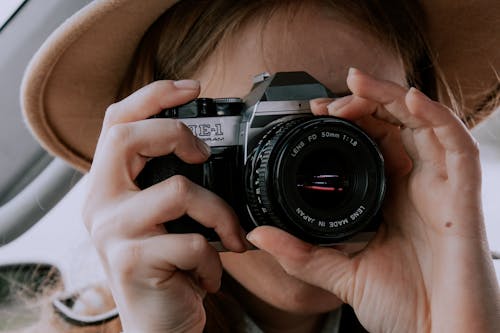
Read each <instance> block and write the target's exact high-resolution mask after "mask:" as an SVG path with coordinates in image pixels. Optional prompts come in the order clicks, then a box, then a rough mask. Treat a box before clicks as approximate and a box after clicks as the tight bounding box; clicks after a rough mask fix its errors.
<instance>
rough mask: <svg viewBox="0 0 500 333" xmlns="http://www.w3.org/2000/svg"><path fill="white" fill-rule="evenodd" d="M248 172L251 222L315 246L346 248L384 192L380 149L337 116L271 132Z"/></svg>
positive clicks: (282, 125)
mask: <svg viewBox="0 0 500 333" xmlns="http://www.w3.org/2000/svg"><path fill="white" fill-rule="evenodd" d="M245 171H246V172H245V188H246V196H247V204H248V209H249V211H250V213H251V215H252V220H253V221H254V222H255V223H256V224H258V225H264V224H267V225H275V226H278V227H280V228H282V229H285V230H287V231H288V232H290V233H292V234H294V235H296V236H298V237H299V238H302V239H304V240H306V241H309V242H313V243H317V244H331V243H336V242H340V241H343V240H346V239H348V238H350V237H352V236H353V235H354V234H356V233H358V232H360V231H362V230H363V229H365V228H366V227H367V226H368V225H369V224H370V223H373V222H372V221H373V219H374V217H375V215H376V214H377V212H378V211H379V209H380V206H381V204H382V200H383V197H384V194H385V177H384V161H383V158H382V155H381V153H380V151H379V150H378V148H377V146H376V144H375V143H374V142H373V140H372V139H371V138H370V137H369V136H368V135H366V134H365V133H364V132H363V131H362V130H361V129H360V128H359V127H357V126H356V125H354V124H352V123H351V122H349V121H346V120H343V119H340V118H335V117H313V116H306V117H299V118H293V119H291V120H287V121H280V122H279V123H277V124H273V125H272V126H269V128H268V129H267V130H265V132H264V134H263V136H262V137H261V139H260V141H259V142H258V143H257V145H256V146H255V147H254V149H253V151H252V153H251V154H250V155H249V157H248V159H247V161H246V170H245Z"/></svg>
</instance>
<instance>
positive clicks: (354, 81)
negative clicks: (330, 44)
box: [347, 68, 422, 128]
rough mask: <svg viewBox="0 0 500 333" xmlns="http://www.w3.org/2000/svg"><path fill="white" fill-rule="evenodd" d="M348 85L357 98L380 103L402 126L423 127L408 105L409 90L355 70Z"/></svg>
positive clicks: (351, 71) (352, 70) (349, 78)
mask: <svg viewBox="0 0 500 333" xmlns="http://www.w3.org/2000/svg"><path fill="white" fill-rule="evenodd" d="M347 85H348V86H349V89H351V91H352V92H353V94H355V95H356V96H359V97H362V98H365V99H368V100H371V101H374V102H377V103H379V104H380V105H381V106H382V107H383V108H384V109H385V110H386V111H387V112H388V113H390V114H391V115H392V117H394V118H395V119H396V120H397V122H398V123H399V124H400V125H404V126H405V127H409V128H417V127H421V126H422V122H421V119H418V118H416V117H415V116H414V115H412V114H411V113H410V111H409V110H408V107H407V105H406V95H407V93H408V91H409V90H408V89H407V88H405V87H402V86H400V85H399V84H396V83H394V82H391V81H385V80H379V79H376V78H374V77H373V76H371V75H369V74H366V73H364V72H361V71H360V70H358V69H354V68H351V69H350V70H349V75H348V77H347Z"/></svg>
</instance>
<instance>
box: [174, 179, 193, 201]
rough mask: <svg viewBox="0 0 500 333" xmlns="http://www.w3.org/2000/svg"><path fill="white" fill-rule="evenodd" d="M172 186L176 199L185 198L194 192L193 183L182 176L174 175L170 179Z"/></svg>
mask: <svg viewBox="0 0 500 333" xmlns="http://www.w3.org/2000/svg"><path fill="white" fill-rule="evenodd" d="M169 183H170V186H171V187H172V190H173V192H174V195H175V197H177V198H185V197H187V196H188V195H189V194H190V193H191V191H192V186H193V185H192V183H191V181H190V180H189V179H188V178H186V177H184V176H181V175H174V176H172V177H171V178H169Z"/></svg>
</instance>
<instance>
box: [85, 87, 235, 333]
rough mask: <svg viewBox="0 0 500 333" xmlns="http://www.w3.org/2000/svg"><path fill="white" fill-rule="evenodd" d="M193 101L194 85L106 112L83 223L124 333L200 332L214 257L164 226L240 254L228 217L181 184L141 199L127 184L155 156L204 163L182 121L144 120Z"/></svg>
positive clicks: (201, 147)
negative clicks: (198, 227) (172, 224)
mask: <svg viewBox="0 0 500 333" xmlns="http://www.w3.org/2000/svg"><path fill="white" fill-rule="evenodd" d="M198 93H199V83H198V82H197V81H187V80H186V81H176V82H173V81H158V82H155V83H152V84H150V85H148V86H146V87H144V88H142V89H140V90H138V91H137V92H135V93H134V94H132V95H130V96H129V97H127V98H125V99H124V100H122V101H121V102H118V103H116V104H113V105H111V106H110V107H109V108H108V110H107V112H106V116H105V119H104V124H103V129H102V133H101V136H100V138H99V142H98V146H97V149H96V154H95V157H94V162H93V164H92V168H91V170H90V173H89V187H88V195H87V200H86V203H85V208H84V220H85V224H86V226H87V229H88V230H89V233H90V236H91V238H92V240H93V242H94V244H95V246H96V247H97V249H98V252H99V255H100V258H101V261H102V263H103V265H104V268H105V271H106V274H107V276H108V280H109V283H110V287H111V290H112V292H113V296H114V298H115V301H116V303H117V306H118V309H119V312H120V315H121V320H122V325H123V329H124V331H125V332H201V331H202V330H203V327H204V325H205V312H204V309H203V304H202V300H203V297H204V295H205V293H206V292H215V291H217V290H218V288H219V285H220V278H221V274H222V266H221V263H220V260H219V256H218V254H217V252H216V251H215V249H213V248H212V247H211V246H210V245H209V244H208V242H207V240H206V239H205V238H203V236H201V235H198V234H167V233H166V232H165V228H164V227H163V222H165V221H170V220H173V219H176V218H179V217H181V216H182V215H184V214H187V215H189V216H191V217H192V218H193V219H195V220H197V221H198V222H199V223H201V224H202V225H204V226H207V227H211V228H214V229H215V231H216V232H217V234H218V235H219V236H220V238H221V241H222V243H223V245H224V246H225V247H226V248H227V249H229V250H232V251H236V252H242V251H244V250H245V243H244V242H245V240H244V238H243V236H242V235H243V233H242V231H241V229H240V227H239V224H238V221H237V217H236V215H235V213H234V212H233V211H232V209H231V208H230V207H229V206H228V205H227V204H226V203H225V202H224V201H223V200H222V199H221V198H219V197H217V196H216V195H215V194H213V193H211V192H209V191H208V190H206V189H204V188H202V187H200V186H198V185H195V184H194V183H192V182H190V181H189V180H188V179H186V178H184V177H181V176H174V177H171V178H169V179H167V180H165V181H163V182H160V183H158V184H156V185H154V186H151V187H149V188H147V189H145V190H142V191H141V190H139V188H138V187H137V186H136V184H135V183H134V179H135V178H136V177H137V175H138V174H139V172H140V171H141V170H142V169H143V167H144V165H145V163H146V162H147V161H148V159H150V158H152V157H156V156H161V155H167V154H171V153H173V154H176V155H177V156H178V157H179V158H180V159H182V160H183V161H185V162H187V163H202V162H204V161H205V160H206V159H207V158H208V157H209V155H210V151H209V148H208V147H207V146H206V145H205V144H204V143H203V142H202V141H201V140H199V139H197V138H196V137H195V136H194V135H193V134H192V133H191V131H190V130H189V129H188V128H187V127H186V126H185V125H184V124H183V123H182V122H180V121H178V120H174V119H147V118H149V117H150V116H152V115H154V114H157V113H159V112H160V111H161V110H162V109H164V108H168V107H173V106H175V105H179V104H183V103H186V102H188V101H189V100H192V99H193V98H195V97H196V96H197V95H198Z"/></svg>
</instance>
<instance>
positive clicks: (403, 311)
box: [248, 69, 500, 332]
mask: <svg viewBox="0 0 500 333" xmlns="http://www.w3.org/2000/svg"><path fill="white" fill-rule="evenodd" d="M347 83H348V86H349V89H350V90H351V91H352V93H353V94H352V95H350V96H347V97H343V98H341V99H339V100H337V101H334V102H333V103H332V102H331V100H317V101H313V102H312V109H313V112H314V113H315V114H319V115H326V114H330V115H334V116H339V117H344V118H347V119H350V120H353V121H355V122H357V123H358V124H359V125H360V126H362V127H363V128H364V129H365V130H366V131H367V132H368V133H369V134H370V135H371V136H372V137H373V138H374V139H375V140H376V141H378V144H379V145H380V147H381V150H382V152H383V154H384V157H385V159H386V165H387V173H388V175H389V192H388V194H387V197H386V200H385V204H384V207H383V216H384V223H383V224H382V226H381V227H380V230H379V231H378V233H377V235H376V237H375V238H374V239H373V240H372V241H371V242H370V243H369V245H368V246H367V247H366V248H365V249H364V250H363V251H361V252H359V253H357V254H351V255H348V254H345V253H342V252H340V251H338V250H335V249H333V248H326V247H318V246H313V245H310V244H307V243H305V242H303V241H300V240H298V239H297V238H295V237H293V236H291V235H289V234H287V233H286V232H284V231H282V230H279V229H276V228H272V227H260V228H257V229H255V230H254V231H252V232H251V233H250V234H249V235H248V239H249V240H250V242H252V243H253V244H254V245H255V246H257V247H259V248H260V249H262V250H265V251H267V252H269V253H271V254H272V255H273V256H274V257H275V258H276V259H277V260H278V261H279V263H280V264H281V265H282V266H283V268H284V269H285V270H286V271H287V272H288V273H289V274H291V275H294V276H296V277H298V278H300V279H302V280H304V281H306V282H308V283H311V284H313V285H316V286H320V287H322V288H324V289H327V290H329V291H331V292H332V293H334V294H336V295H337V296H338V297H340V298H341V299H342V300H343V301H344V302H346V303H349V304H350V305H351V306H352V307H353V308H354V310H355V311H356V314H357V316H358V318H359V319H360V321H361V323H362V324H363V326H365V328H367V329H368V330H369V331H370V332H499V331H500V327H499V319H498V318H499V315H500V308H499V306H500V300H499V291H498V283H497V282H496V278H495V275H494V273H493V268H492V263H491V259H490V256H489V253H488V246H487V241H486V236H485V232H484V225H483V216H482V208H481V175H480V165H479V152H478V147H477V144H476V143H475V141H474V139H473V138H472V137H471V135H470V134H469V133H468V131H467V129H466V128H465V127H464V125H463V124H462V122H461V121H460V120H459V119H458V118H457V117H456V116H455V115H454V114H453V112H452V111H450V110H449V109H447V108H446V107H444V106H443V105H441V104H439V103H437V102H434V101H431V100H430V99H428V98H427V97H426V96H425V95H424V94H422V93H421V92H419V91H418V90H416V89H414V88H412V89H406V88H404V87H401V86H399V85H397V84H395V83H392V82H387V81H381V80H377V79H375V78H373V77H371V76H369V75H367V74H364V73H362V72H361V71H359V70H355V69H352V70H350V73H349V76H348V79H347Z"/></svg>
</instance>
